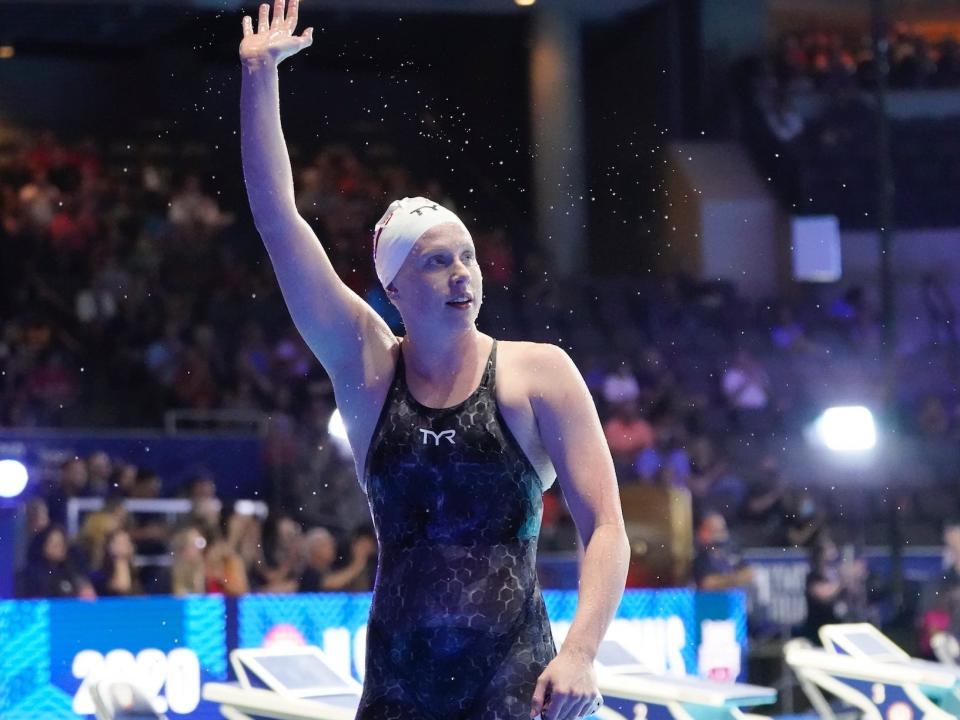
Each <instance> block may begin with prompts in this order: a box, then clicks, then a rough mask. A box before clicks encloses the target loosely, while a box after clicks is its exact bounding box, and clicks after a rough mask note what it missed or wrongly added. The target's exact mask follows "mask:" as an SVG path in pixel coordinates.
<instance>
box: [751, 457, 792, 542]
mask: <svg viewBox="0 0 960 720" xmlns="http://www.w3.org/2000/svg"><path fill="white" fill-rule="evenodd" d="M788 490H789V486H788V485H787V482H786V479H785V478H784V476H783V472H782V471H781V468H780V462H779V459H778V456H777V453H775V452H771V451H767V452H766V453H764V455H763V457H762V458H761V460H760V463H759V465H758V467H757V469H756V472H755V473H754V476H753V478H752V479H751V482H750V484H749V489H748V490H747V498H746V502H745V503H744V506H743V517H744V519H747V520H750V521H752V522H755V523H757V524H761V525H763V526H764V528H765V530H766V531H767V532H766V536H767V537H769V538H773V537H774V535H775V533H776V532H778V531H779V528H780V526H781V525H782V524H783V519H784V514H785V512H786V502H787V494H788ZM771 541H772V540H771Z"/></svg>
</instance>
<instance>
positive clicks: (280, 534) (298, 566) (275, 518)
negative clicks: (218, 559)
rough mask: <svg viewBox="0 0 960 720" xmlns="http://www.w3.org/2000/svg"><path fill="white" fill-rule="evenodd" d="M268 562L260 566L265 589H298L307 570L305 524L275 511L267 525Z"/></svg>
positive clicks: (265, 530) (265, 529)
mask: <svg viewBox="0 0 960 720" xmlns="http://www.w3.org/2000/svg"><path fill="white" fill-rule="evenodd" d="M263 540H264V543H263V544H264V563H263V565H262V566H261V567H259V568H258V569H257V570H258V572H259V575H260V577H259V578H258V580H259V584H260V588H261V590H262V591H263V592H277V593H285V592H296V591H297V584H298V582H299V579H300V575H301V573H302V572H303V549H302V548H303V528H301V527H300V524H299V523H298V522H297V521H296V520H294V519H293V518H291V517H289V516H287V515H271V516H270V517H268V518H267V520H266V522H265V523H264V528H263Z"/></svg>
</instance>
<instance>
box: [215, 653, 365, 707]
mask: <svg viewBox="0 0 960 720" xmlns="http://www.w3.org/2000/svg"><path fill="white" fill-rule="evenodd" d="M230 664H231V665H232V666H233V670H234V672H235V673H236V676H237V682H235V683H206V684H205V685H204V686H203V699H204V700H209V701H210V702H215V703H218V704H219V705H220V714H221V715H223V716H224V717H225V718H227V720H260V719H261V718H271V719H274V720H308V719H309V720H353V718H354V716H355V715H356V712H357V706H358V705H359V704H360V692H361V689H362V687H361V685H360V683H358V682H357V681H356V680H354V679H353V678H352V677H350V676H348V675H344V674H343V673H341V672H339V671H338V670H337V669H336V668H335V667H334V666H333V664H332V663H331V662H330V659H329V658H327V656H326V655H324V654H323V651H322V650H320V648H317V647H313V646H307V647H295V648H283V649H275V648H269V649H268V648H256V649H244V650H234V651H233V652H231V653H230Z"/></svg>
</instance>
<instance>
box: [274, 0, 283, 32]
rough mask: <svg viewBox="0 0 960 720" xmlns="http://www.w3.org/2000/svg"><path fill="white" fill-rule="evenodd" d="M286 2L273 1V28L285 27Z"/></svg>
mask: <svg viewBox="0 0 960 720" xmlns="http://www.w3.org/2000/svg"><path fill="white" fill-rule="evenodd" d="M283 8H284V1H283V0H273V27H275V28H276V27H280V26H281V25H283V16H284V12H283Z"/></svg>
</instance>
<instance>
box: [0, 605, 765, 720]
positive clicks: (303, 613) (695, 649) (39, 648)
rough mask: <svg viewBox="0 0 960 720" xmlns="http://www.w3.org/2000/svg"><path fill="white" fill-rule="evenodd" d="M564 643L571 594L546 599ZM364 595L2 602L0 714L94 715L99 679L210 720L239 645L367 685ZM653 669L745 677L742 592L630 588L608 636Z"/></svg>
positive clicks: (14, 718) (21, 717)
mask: <svg viewBox="0 0 960 720" xmlns="http://www.w3.org/2000/svg"><path fill="white" fill-rule="evenodd" d="M543 596H544V601H545V603H546V606H547V611H548V613H549V615H550V619H551V625H552V628H553V633H554V638H555V640H556V643H557V645H558V646H559V645H561V644H562V642H563V638H564V637H565V636H566V633H567V631H568V629H569V627H570V622H571V621H572V620H573V616H574V612H575V610H576V604H577V594H576V593H575V592H570V591H550V590H546V591H544V593H543ZM369 610H370V594H369V593H357V594H347V593H327V594H318V595H247V596H244V597H241V598H239V599H237V600H236V601H226V602H225V601H224V599H223V598H222V597H220V596H196V597H188V598H170V597H144V598H130V599H119V598H102V599H99V600H96V601H92V602H91V601H82V600H9V601H0V647H2V648H3V652H2V653H0V717H2V718H3V720H28V719H29V720H33V719H34V718H40V717H42V718H44V719H45V720H47V719H50V720H56V719H58V718H70V719H71V720H75V718H77V717H78V715H80V716H82V715H89V714H91V713H92V712H93V703H92V699H91V697H90V694H89V689H88V683H89V682H90V680H91V679H92V678H95V677H96V676H97V675H98V674H99V673H101V672H111V671H113V672H116V673H129V672H133V673H136V674H137V676H139V677H143V678H145V679H146V680H145V682H146V683H147V686H146V687H145V688H144V689H145V691H146V692H147V693H148V694H149V695H150V696H151V697H152V698H153V699H154V702H155V705H156V707H157V708H158V709H161V710H162V711H163V712H165V713H166V714H167V715H168V717H169V718H171V720H175V719H176V718H178V717H187V716H189V717H191V718H200V719H205V718H209V719H210V720H213V719H214V718H218V717H220V716H219V712H218V711H217V709H216V707H215V706H213V705H211V704H210V703H206V702H203V701H201V700H200V688H201V686H202V684H203V683H204V682H207V681H223V680H227V679H228V675H229V668H228V662H227V656H228V652H229V650H230V649H232V648H233V646H234V645H236V646H238V647H263V646H277V645H282V644H287V645H303V644H311V645H317V646H319V647H321V648H323V649H324V651H325V652H326V653H327V654H328V655H329V656H330V658H331V659H332V660H333V661H334V662H335V663H337V664H339V665H340V667H341V668H342V669H343V670H346V671H348V672H350V673H351V674H352V675H353V676H354V677H355V678H357V679H358V680H360V681H362V680H363V667H364V652H365V646H366V621H367V615H368V613H369ZM609 635H610V637H615V638H616V639H617V640H619V641H620V642H621V643H623V644H624V645H625V646H626V647H628V648H630V649H631V650H632V651H633V652H634V653H635V654H636V655H637V656H638V657H639V658H640V660H641V661H642V662H643V663H644V664H645V665H647V666H648V667H649V668H650V669H651V670H652V671H654V672H665V673H671V674H680V675H682V674H699V675H703V676H707V677H714V678H717V679H733V678H737V677H739V676H742V672H741V658H742V657H743V656H744V651H745V650H746V642H747V637H746V614H745V600H744V597H743V595H742V594H741V593H738V592H718V593H695V592H693V591H691V590H628V591H627V592H626V593H625V594H624V597H623V601H622V602H621V603H620V607H619V608H618V610H617V614H616V617H615V619H614V621H613V623H612V625H611V628H610V633H609Z"/></svg>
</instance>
